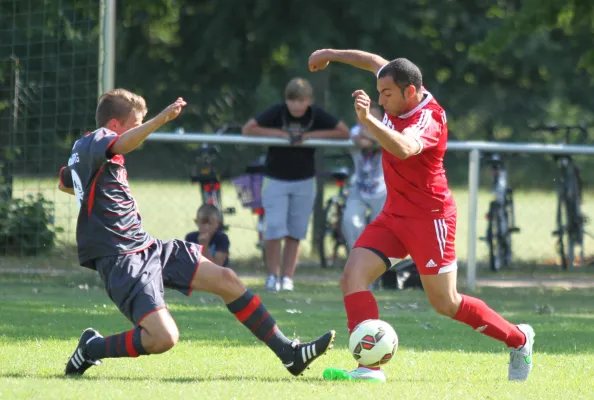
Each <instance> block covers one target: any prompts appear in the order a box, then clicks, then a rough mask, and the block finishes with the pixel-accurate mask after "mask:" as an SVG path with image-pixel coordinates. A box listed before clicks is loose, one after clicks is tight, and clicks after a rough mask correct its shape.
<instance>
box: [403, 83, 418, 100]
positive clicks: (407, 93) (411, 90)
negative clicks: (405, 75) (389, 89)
mask: <svg viewBox="0 0 594 400" xmlns="http://www.w3.org/2000/svg"><path fill="white" fill-rule="evenodd" d="M415 94H417V88H416V87H414V86H413V85H408V86H407V87H406V89H404V98H405V99H410V98H411V97H414V95H415Z"/></svg>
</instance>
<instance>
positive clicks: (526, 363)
mask: <svg viewBox="0 0 594 400" xmlns="http://www.w3.org/2000/svg"><path fill="white" fill-rule="evenodd" d="M518 329H519V330H521V331H522V332H524V335H526V344H524V346H522V347H520V348H518V349H514V348H510V353H509V367H508V371H507V379H508V380H510V381H525V380H526V379H528V375H530V371H532V347H533V346H534V336H535V335H534V329H532V327H531V326H530V325H525V324H521V325H518Z"/></svg>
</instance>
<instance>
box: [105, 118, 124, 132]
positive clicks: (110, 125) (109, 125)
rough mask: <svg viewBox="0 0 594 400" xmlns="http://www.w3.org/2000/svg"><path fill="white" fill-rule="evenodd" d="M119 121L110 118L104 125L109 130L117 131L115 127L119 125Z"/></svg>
mask: <svg viewBox="0 0 594 400" xmlns="http://www.w3.org/2000/svg"><path fill="white" fill-rule="evenodd" d="M120 125H121V124H120V121H118V120H117V119H115V118H112V119H110V120H109V121H107V124H106V125H105V127H106V128H107V129H109V130H110V131H117V129H118V128H119V127H120Z"/></svg>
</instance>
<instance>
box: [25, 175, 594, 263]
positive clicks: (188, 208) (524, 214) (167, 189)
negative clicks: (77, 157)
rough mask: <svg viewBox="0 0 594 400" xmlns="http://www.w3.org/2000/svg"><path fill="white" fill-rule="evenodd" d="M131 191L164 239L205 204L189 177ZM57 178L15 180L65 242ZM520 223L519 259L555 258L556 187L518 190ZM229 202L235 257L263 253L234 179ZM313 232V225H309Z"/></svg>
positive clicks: (69, 228) (482, 196)
mask: <svg viewBox="0 0 594 400" xmlns="http://www.w3.org/2000/svg"><path fill="white" fill-rule="evenodd" d="M130 185H131V188H132V192H133V193H134V195H135V197H136V200H137V202H138V204H139V208H140V212H141V214H142V217H143V224H144V227H145V229H146V230H147V231H148V232H149V233H150V234H152V235H153V236H155V237H158V238H161V239H171V238H183V237H184V236H185V234H186V233H187V232H189V231H191V230H195V226H194V223H193V221H192V218H193V216H194V215H195V212H196V209H197V207H198V206H199V204H200V198H199V191H198V187H197V186H196V185H191V184H189V183H188V182H176V181H135V180H134V179H133V177H132V178H131V180H130ZM55 188H56V181H54V180H52V179H45V180H38V179H17V180H16V181H15V185H14V192H15V195H26V194H29V193H36V192H37V191H41V192H42V193H43V194H44V195H45V196H46V197H47V198H48V199H50V200H53V201H55V203H56V224H57V225H58V226H62V227H64V228H65V229H66V232H65V233H64V234H62V235H60V240H61V241H63V242H65V243H71V244H73V243H74V232H75V224H76V215H77V206H76V203H75V200H74V198H72V197H70V196H67V195H65V194H63V193H60V192H58V191H57V190H55ZM335 191H336V189H333V188H332V187H331V186H328V187H327V189H326V190H325V196H326V197H329V196H331V195H332V194H333V193H334V192H335ZM454 197H455V199H456V203H457V205H458V226H457V235H456V247H457V253H458V258H459V259H460V260H462V261H464V260H465V259H466V254H467V248H468V232H467V228H468V213H467V210H468V194H467V192H466V190H465V189H455V190H454ZM491 198H492V195H491V194H490V193H489V192H488V191H486V190H482V191H480V193H479V205H478V209H479V219H478V233H479V235H480V236H483V235H484V231H485V229H486V221H485V219H484V214H485V213H486V211H487V209H488V206H489V202H490V200H491ZM515 204H516V216H517V225H518V226H519V227H520V228H521V232H520V233H519V234H517V235H515V236H514V259H515V260H516V261H517V262H518V265H526V264H550V263H551V262H553V261H555V259H556V253H555V242H554V239H553V237H552V236H551V232H552V231H553V230H554V221H555V217H554V216H555V210H556V208H555V207H556V198H555V193H554V192H553V186H552V187H551V191H548V192H544V191H522V190H521V188H519V189H518V190H516V192H515ZM223 205H224V207H235V208H236V209H237V211H238V212H237V214H236V215H232V216H225V222H226V223H227V224H228V225H230V227H231V228H230V229H229V231H228V234H229V236H230V240H231V244H232V247H231V257H232V258H235V259H250V258H257V257H259V250H258V249H257V248H256V241H257V239H256V232H255V223H256V220H255V217H254V216H253V215H251V214H250V211H249V210H246V209H242V207H241V204H240V202H239V200H238V198H237V196H236V194H235V190H234V188H233V187H232V186H230V185H229V184H226V185H224V187H223ZM584 212H585V213H586V215H590V216H594V192H585V193H584ZM310 232H311V229H310ZM310 243H311V237H309V238H308V240H306V241H304V242H303V247H302V259H307V258H308V257H311V246H310ZM585 249H586V253H587V254H590V255H594V238H592V237H589V236H587V237H586V243H585ZM478 257H479V260H482V261H485V260H486V258H487V247H486V245H485V244H484V243H483V242H478Z"/></svg>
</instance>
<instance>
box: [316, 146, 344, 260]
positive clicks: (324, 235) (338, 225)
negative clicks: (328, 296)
mask: <svg viewBox="0 0 594 400" xmlns="http://www.w3.org/2000/svg"><path fill="white" fill-rule="evenodd" d="M327 158H329V159H333V158H334V159H342V158H348V159H349V160H350V159H351V156H350V155H337V156H330V157H327ZM328 175H329V176H330V177H331V178H332V179H333V180H334V183H335V185H336V187H337V188H338V192H337V193H336V194H334V195H333V196H332V197H330V199H328V201H327V202H326V206H325V207H324V230H323V231H322V232H321V235H320V238H319V240H318V252H319V255H320V265H321V266H322V268H330V267H335V266H336V265H337V264H338V263H339V260H341V259H342V258H344V261H345V262H346V259H347V257H348V254H349V250H350V249H349V246H348V244H347V242H346V239H345V238H344V234H343V232H342V219H343V216H344V209H345V206H346V200H347V196H348V184H347V183H348V179H349V177H350V175H351V174H350V170H349V168H347V167H344V166H343V167H339V168H335V169H333V170H331V171H330V173H329V174H328ZM341 250H342V252H341ZM341 254H342V256H343V257H340V256H341Z"/></svg>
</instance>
